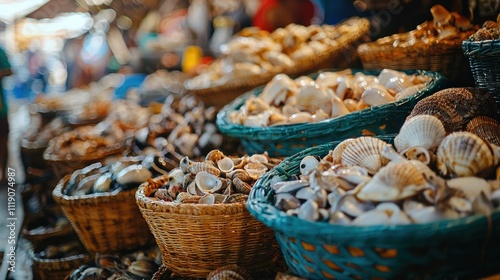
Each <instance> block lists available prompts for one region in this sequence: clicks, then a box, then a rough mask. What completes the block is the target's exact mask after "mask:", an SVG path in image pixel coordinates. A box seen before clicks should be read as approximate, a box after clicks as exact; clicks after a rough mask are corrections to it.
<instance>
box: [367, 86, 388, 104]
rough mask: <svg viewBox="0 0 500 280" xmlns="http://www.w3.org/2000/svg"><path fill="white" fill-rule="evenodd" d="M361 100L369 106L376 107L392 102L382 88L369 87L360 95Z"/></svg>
mask: <svg viewBox="0 0 500 280" xmlns="http://www.w3.org/2000/svg"><path fill="white" fill-rule="evenodd" d="M361 99H362V100H363V101H364V102H365V103H366V104H368V105H370V106H378V105H382V104H386V103H389V102H393V101H394V100H395V99H394V97H393V96H392V95H391V94H390V93H389V92H388V91H387V90H386V89H385V88H383V87H381V86H379V87H371V88H369V89H367V90H365V91H363V94H361Z"/></svg>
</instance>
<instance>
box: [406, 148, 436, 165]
mask: <svg viewBox="0 0 500 280" xmlns="http://www.w3.org/2000/svg"><path fill="white" fill-rule="evenodd" d="M402 154H403V155H404V156H405V157H406V158H407V159H409V160H416V161H420V162H422V163H423V164H426V165H430V164H431V162H434V161H435V155H434V154H433V153H431V152H429V151H428V150H427V149H425V148H422V147H412V148H409V149H406V150H404V151H403V152H402Z"/></svg>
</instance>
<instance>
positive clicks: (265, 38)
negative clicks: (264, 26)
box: [185, 18, 369, 108]
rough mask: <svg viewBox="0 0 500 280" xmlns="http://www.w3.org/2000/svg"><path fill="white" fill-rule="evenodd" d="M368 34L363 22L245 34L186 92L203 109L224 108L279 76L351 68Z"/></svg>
mask: <svg viewBox="0 0 500 280" xmlns="http://www.w3.org/2000/svg"><path fill="white" fill-rule="evenodd" d="M368 31H369V22H368V20H366V19H361V18H351V19H348V20H346V21H344V22H343V23H340V24H338V25H335V26H329V25H322V26H318V25H311V26H308V27H306V26H302V25H297V24H290V25H288V26H287V27H285V28H280V29H277V30H275V31H274V32H272V33H269V32H265V31H262V30H258V29H256V28H254V27H252V28H247V29H244V30H242V31H240V32H239V33H238V34H236V35H235V36H234V37H233V38H232V39H231V41H230V42H229V43H227V45H226V46H225V47H223V48H222V51H223V53H224V55H223V56H222V57H221V58H219V59H217V60H216V61H214V62H213V63H212V64H211V65H210V66H209V67H208V68H207V69H206V70H205V71H203V72H202V73H201V74H200V75H198V76H196V77H194V78H191V79H188V80H186V82H185V87H186V89H187V90H188V91H190V92H192V93H194V94H195V95H196V96H197V97H198V98H199V99H200V100H202V101H203V102H204V103H205V104H207V105H213V106H216V107H218V108H221V107H222V106H224V105H226V104H227V103H229V102H230V101H232V100H233V99H234V98H236V97H237V96H239V95H241V94H242V93H244V92H246V91H248V90H251V89H252V88H254V87H257V86H260V85H262V84H265V83H266V82H268V81H270V80H271V79H272V78H273V77H274V76H275V75H276V74H279V73H286V74H290V75H296V74H300V73H308V72H311V71H314V70H319V69H321V68H325V67H334V66H336V67H348V65H351V64H352V63H353V62H354V61H355V57H356V55H357V53H356V51H355V46H357V44H359V43H360V42H364V41H366V40H367V39H366V36H367V34H368Z"/></svg>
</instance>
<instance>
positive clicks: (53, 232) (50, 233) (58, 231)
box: [22, 223, 73, 239]
mask: <svg viewBox="0 0 500 280" xmlns="http://www.w3.org/2000/svg"><path fill="white" fill-rule="evenodd" d="M32 231H33V230H28V229H27V228H23V230H22V232H23V236H24V238H26V239H31V238H33V239H41V238H51V237H54V236H59V235H66V234H68V233H71V232H72V231H73V226H71V223H68V224H66V225H64V226H62V227H60V228H51V229H50V230H47V231H45V232H43V233H35V234H32V233H31V232H32Z"/></svg>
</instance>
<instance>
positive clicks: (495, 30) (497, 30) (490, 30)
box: [469, 14, 500, 41]
mask: <svg viewBox="0 0 500 280" xmlns="http://www.w3.org/2000/svg"><path fill="white" fill-rule="evenodd" d="M499 24H500V14H499V15H498V16H497V21H492V20H487V21H485V22H484V23H483V26H482V27H481V28H480V29H479V30H478V31H477V32H476V33H474V34H472V35H471V36H470V37H469V40H472V41H485V40H495V39H499V38H500V25H499Z"/></svg>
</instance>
